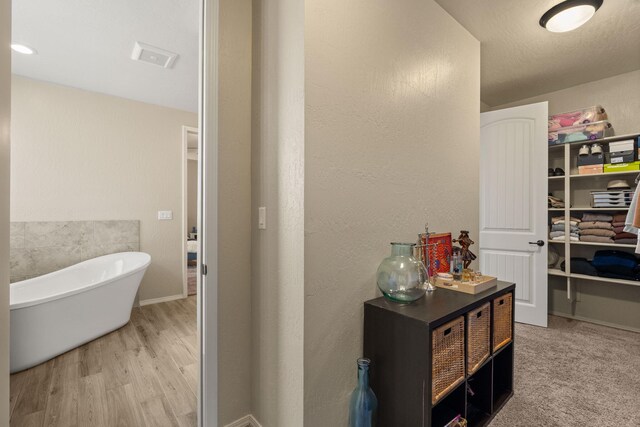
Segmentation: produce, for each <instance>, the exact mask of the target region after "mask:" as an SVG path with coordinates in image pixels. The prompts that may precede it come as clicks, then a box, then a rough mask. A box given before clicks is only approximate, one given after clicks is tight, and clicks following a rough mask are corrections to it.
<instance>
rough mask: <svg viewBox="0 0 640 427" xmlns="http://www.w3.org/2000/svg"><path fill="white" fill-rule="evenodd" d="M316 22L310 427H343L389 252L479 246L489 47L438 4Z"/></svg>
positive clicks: (352, 6) (309, 181) (308, 300)
mask: <svg viewBox="0 0 640 427" xmlns="http://www.w3.org/2000/svg"><path fill="white" fill-rule="evenodd" d="M305 14H306V19H305V22H306V25H305V58H306V60H305V102H306V106H305V194H304V197H305V206H304V212H305V248H304V253H305V266H304V274H305V280H304V291H305V303H304V319H305V320H304V325H305V327H304V389H305V393H304V396H305V404H304V419H305V422H304V426H305V427H325V426H344V425H346V424H347V414H348V398H349V395H350V393H351V391H352V390H353V388H354V387H355V384H356V364H355V361H356V358H357V357H359V356H360V355H361V354H362V322H363V309H362V306H363V302H364V301H365V300H367V299H370V298H373V297H376V296H378V295H379V292H378V291H377V287H376V283H375V272H376V269H377V267H378V264H379V263H380V261H381V260H382V259H383V258H384V257H385V256H387V254H388V253H389V250H390V249H389V242H391V241H415V239H416V235H417V233H419V232H420V231H422V230H423V226H424V222H425V221H427V220H428V221H429V224H430V226H431V230H432V231H449V230H450V231H452V232H454V233H456V232H457V231H459V230H460V229H468V230H470V231H471V236H472V238H474V240H476V241H477V236H478V174H479V170H478V168H479V165H478V146H479V132H480V124H479V114H478V113H479V108H478V106H479V105H480V43H479V42H478V41H477V40H476V39H474V38H473V37H472V36H471V35H470V34H469V33H468V32H467V31H466V30H465V29H464V28H463V27H461V26H460V25H459V24H458V23H457V22H456V21H455V20H454V19H453V18H452V17H451V16H449V15H448V14H447V13H446V12H445V11H444V10H442V9H441V8H440V6H438V5H437V4H436V3H435V2H433V1H431V0H399V1H395V2H388V1H383V0H373V1H372V0H368V1H365V0H354V1H349V2H344V1H339V0H313V1H307V2H306V11H305ZM374 363H375V361H374Z"/></svg>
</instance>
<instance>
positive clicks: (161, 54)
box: [131, 42, 178, 68]
mask: <svg viewBox="0 0 640 427" xmlns="http://www.w3.org/2000/svg"><path fill="white" fill-rule="evenodd" d="M176 58H178V54H177V53H173V52H169V51H168V50H164V49H160V48H159V47H155V46H151V45H148V44H146V43H141V42H136V43H135V45H134V46H133V52H132V53H131V59H133V60H136V61H143V62H148V63H150V64H154V65H159V66H160V67H163V68H171V67H173V63H174V62H175V61H176Z"/></svg>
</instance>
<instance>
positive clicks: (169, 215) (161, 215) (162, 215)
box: [158, 211, 173, 221]
mask: <svg viewBox="0 0 640 427" xmlns="http://www.w3.org/2000/svg"><path fill="white" fill-rule="evenodd" d="M171 219H173V211H158V220H160V221H167V220H171Z"/></svg>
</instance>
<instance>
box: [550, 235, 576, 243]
mask: <svg viewBox="0 0 640 427" xmlns="http://www.w3.org/2000/svg"><path fill="white" fill-rule="evenodd" d="M551 240H553V241H556V242H564V234H563V235H562V236H557V237H552V238H551ZM569 240H570V241H572V242H579V241H580V237H579V236H578V235H576V234H570V235H569Z"/></svg>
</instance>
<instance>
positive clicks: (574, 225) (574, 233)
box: [549, 216, 580, 242]
mask: <svg viewBox="0 0 640 427" xmlns="http://www.w3.org/2000/svg"><path fill="white" fill-rule="evenodd" d="M568 221H569V240H571V241H573V242H577V241H578V240H580V228H579V227H578V224H579V223H580V219H579V218H574V217H569V220H568ZM566 222H567V220H566V219H565V217H563V216H556V217H553V218H551V230H550V232H549V239H551V240H555V241H564V239H565V234H564V233H565V227H566Z"/></svg>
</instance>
